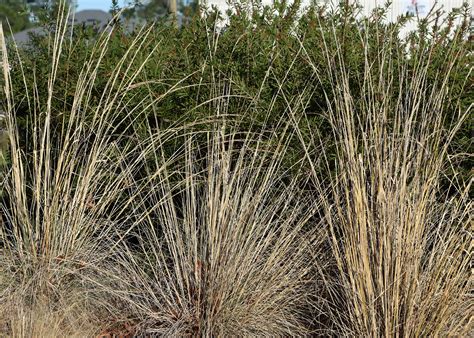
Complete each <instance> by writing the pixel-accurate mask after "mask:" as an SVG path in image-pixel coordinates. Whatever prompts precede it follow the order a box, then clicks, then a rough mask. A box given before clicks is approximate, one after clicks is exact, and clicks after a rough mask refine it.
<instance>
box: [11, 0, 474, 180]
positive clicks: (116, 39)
mask: <svg viewBox="0 0 474 338" xmlns="http://www.w3.org/2000/svg"><path fill="white" fill-rule="evenodd" d="M359 9H360V8H359V7H357V6H347V5H341V6H340V7H339V8H337V9H335V10H327V9H326V10H325V9H324V8H323V7H320V6H312V7H311V8H309V9H308V10H307V11H305V12H304V14H303V15H299V14H298V10H299V3H298V2H296V3H294V4H293V5H287V4H286V2H284V1H283V2H277V3H276V4H275V5H274V7H273V8H270V7H265V8H261V7H260V6H257V5H254V6H253V7H252V6H251V7H250V8H249V5H244V4H239V3H237V4H235V5H234V7H233V10H232V11H229V13H227V14H228V15H229V20H228V22H227V24H226V25H225V26H224V25H223V23H222V15H220V14H219V13H217V12H215V11H204V10H203V9H198V11H197V12H196V15H195V16H194V17H193V18H192V20H190V21H189V23H187V24H185V25H184V26H183V27H181V28H177V27H175V26H174V25H172V24H170V22H169V21H167V20H165V19H163V20H161V21H158V22H156V23H155V27H154V28H153V30H152V31H151V33H150V35H149V36H148V37H147V38H146V41H145V43H144V44H143V45H142V46H141V47H140V50H141V53H140V56H139V57H138V58H137V59H136V60H134V61H133V63H132V67H136V68H138V67H139V66H140V65H141V64H142V63H143V62H144V60H145V59H146V58H147V57H148V56H149V55H150V53H151V57H150V59H149V61H148V62H147V63H146V65H145V68H144V70H143V71H142V73H141V74H140V75H139V77H138V78H137V80H136V81H137V83H142V84H143V83H146V85H141V86H137V88H136V90H135V91H134V92H133V94H130V95H129V96H130V97H128V98H127V99H126V100H127V107H129V109H132V108H133V107H136V106H137V105H140V104H142V102H143V100H144V99H146V98H150V97H152V98H154V99H156V104H154V105H153V106H152V107H149V108H148V109H147V110H146V111H147V114H146V116H140V117H139V118H138V119H137V120H135V121H134V123H133V124H130V123H129V121H124V122H123V126H121V127H120V128H119V130H121V131H122V132H128V131H127V130H129V132H130V134H131V132H132V129H130V128H133V131H134V132H137V131H139V132H140V131H142V134H143V136H144V137H145V136H146V132H145V131H146V128H148V127H150V126H151V127H166V126H170V125H176V124H180V125H183V124H184V123H189V122H195V121H201V120H203V119H212V118H214V117H216V116H218V115H219V114H220V115H222V114H229V115H232V116H234V117H235V118H236V119H237V120H239V121H240V122H241V123H242V126H244V127H245V128H246V129H252V128H256V129H258V130H260V128H262V127H265V128H266V130H268V131H272V132H278V129H275V128H277V126H278V128H280V127H279V126H280V125H281V124H280V122H281V120H282V119H283V120H285V119H288V117H289V116H294V117H295V118H297V119H301V121H302V123H303V124H305V126H306V127H305V128H303V129H302V130H303V131H305V132H306V133H313V134H315V133H316V134H318V135H319V136H320V139H321V143H322V144H324V145H325V146H326V147H331V146H332V145H331V144H332V142H333V141H332V135H331V133H330V127H329V125H328V122H327V118H326V117H327V114H328V113H329V112H328V109H327V104H328V102H331V100H332V97H331V96H330V95H331V94H330V93H331V92H332V91H331V90H330V89H331V88H332V86H333V79H332V78H330V77H329V76H327V75H318V74H328V72H318V67H325V66H324V65H326V64H327V60H325V59H324V58H325V53H324V52H323V48H327V49H328V50H329V51H330V52H331V53H332V54H334V55H335V54H336V53H337V52H338V50H339V49H338V48H342V49H341V50H339V51H340V53H341V54H342V56H343V58H344V59H345V60H346V65H349V67H348V68H349V69H348V72H347V74H348V81H349V83H350V85H351V87H353V88H354V92H360V93H361V95H363V90H362V88H361V87H360V86H361V84H362V81H361V79H362V78H363V76H364V74H363V69H364V58H365V55H364V48H362V43H363V41H362V38H363V37H362V36H361V32H363V33H367V37H366V38H367V39H368V40H369V42H370V43H369V44H368V45H369V46H371V48H372V49H371V50H370V51H369V53H370V55H369V56H368V57H369V59H375V58H377V57H378V55H379V52H380V48H387V47H388V43H387V42H386V38H387V36H388V35H392V36H397V33H398V32H399V30H400V29H401V27H402V26H403V25H404V23H405V22H406V21H407V20H409V18H400V20H399V21H398V22H396V23H392V24H387V23H385V22H384V20H383V17H384V13H385V12H384V9H383V8H381V9H378V10H376V11H374V12H373V13H372V14H371V16H370V17H366V18H363V17H360V16H358V14H357V13H358V10H359ZM204 13H205V15H203V14H204ZM463 15H464V17H465V18H467V15H468V12H467V9H464V12H459V13H453V14H452V16H451V17H450V19H449V20H448V21H449V22H448V23H447V24H446V25H444V26H443V28H439V27H435V28H427V26H426V22H421V23H420V26H419V29H418V30H417V31H416V32H414V33H413V34H412V35H410V36H409V37H407V39H404V40H402V39H398V38H394V39H393V40H391V41H392V42H391V45H390V48H391V49H392V50H393V52H392V53H393V55H396V58H397V59H399V60H400V62H401V61H407V60H409V62H410V67H412V68H413V69H412V71H413V72H415V71H417V64H418V63H417V60H419V59H420V58H426V57H430V58H431V60H432V61H431V63H430V66H429V69H427V72H428V74H432V75H429V76H431V78H430V82H429V83H428V85H429V86H433V88H436V86H437V84H439V82H440V81H441V80H444V77H443V76H442V74H443V72H445V73H448V69H449V67H452V68H453V71H451V73H450V74H451V75H450V77H449V79H447V80H448V81H449V82H450V86H449V88H451V92H452V93H451V95H450V98H451V99H450V100H449V102H445V103H444V104H443V105H444V108H445V114H446V127H447V128H448V127H449V126H450V125H452V124H453V123H455V122H456V121H457V118H458V117H459V111H465V110H466V109H468V107H469V106H470V105H472V102H473V97H474V94H473V90H474V87H473V84H472V81H470V82H468V81H467V80H466V79H468V77H469V74H470V73H469V72H470V67H472V62H473V57H474V56H473V52H472V51H473V48H472V47H473V45H472V42H468V40H467V34H468V31H469V27H468V24H467V21H465V23H464V24H463V25H461V26H456V25H454V21H453V19H454V17H455V16H456V17H460V16H461V17H462V16H463ZM216 27H221V28H216ZM361 27H364V28H363V30H361ZM137 34H141V33H140V32H139V31H134V32H132V33H125V31H124V30H122V29H120V27H118V26H116V27H115V28H114V32H113V34H112V37H111V39H112V41H111V44H110V45H109V47H108V50H107V52H106V56H105V58H104V60H105V61H104V62H103V63H102V67H101V68H100V69H99V76H98V77H97V78H98V79H99V80H98V82H99V83H97V86H95V87H94V88H96V92H94V93H92V97H91V99H90V102H89V106H90V108H93V107H94V106H95V105H97V104H98V102H99V100H100V96H101V94H102V90H103V89H104V87H105V85H106V83H107V80H108V78H109V74H110V73H111V72H112V69H114V67H116V65H117V64H118V62H119V60H120V58H121V56H122V55H123V52H124V51H125V50H127V48H128V47H129V46H130V44H131V42H132V41H133V38H134V37H135V36H136V35H137ZM72 38H73V41H71V43H67V44H65V49H64V50H63V54H62V56H61V62H60V67H59V70H58V74H59V75H58V80H57V81H58V82H60V83H61V85H60V86H58V88H60V90H59V91H58V92H57V93H56V95H55V97H54V100H53V103H52V105H53V110H54V112H55V118H56V119H57V120H56V122H57V128H61V125H63V123H64V121H65V120H67V114H68V111H69V110H70V109H69V108H70V105H71V104H72V101H73V94H74V91H75V85H76V83H77V79H78V76H79V74H80V71H81V67H82V66H83V65H84V64H85V62H86V60H87V59H88V58H89V57H90V54H91V52H92V51H91V46H92V45H93V43H92V41H93V40H95V39H97V32H95V31H93V30H91V29H89V28H78V29H76V30H75V31H74V35H73V37H72ZM20 53H21V58H22V60H23V62H24V64H23V67H24V69H25V70H26V76H27V78H26V83H27V84H28V85H29V86H30V88H29V89H28V90H25V88H24V87H23V79H22V75H21V72H20V69H19V67H15V66H14V67H13V72H12V78H13V82H14V86H15V93H16V94H17V96H18V98H17V99H16V102H17V103H19V106H18V111H17V114H18V118H19V119H20V120H21V122H22V124H21V126H22V128H24V132H25V133H26V132H27V130H28V128H31V126H30V124H29V123H30V122H31V121H29V119H28V118H29V116H30V115H31V107H28V105H27V100H26V93H27V92H28V93H29V95H32V94H33V91H32V84H33V83H34V82H35V81H36V83H37V88H38V90H39V91H40V93H39V95H38V96H39V98H40V99H41V98H46V97H47V95H43V94H44V93H41V91H43V90H46V88H47V81H48V74H49V72H50V67H51V65H50V64H49V60H50V58H49V57H48V53H49V40H48V37H39V36H38V37H35V38H34V39H33V40H32V42H31V44H30V45H29V46H28V47H27V48H24V49H22V50H21V51H20ZM454 55H457V60H458V61H457V62H456V63H454V64H453V63H452V62H451V61H450V60H452V59H453V57H454ZM310 60H311V64H310V62H309V61H310ZM333 61H334V62H336V59H334V60H333ZM377 64H378V63H375V65H377ZM13 65H15V63H14V61H13ZM313 66H314V67H315V68H316V69H314V67H313ZM392 71H397V69H396V67H394V69H393V70H392ZM440 72H441V73H440ZM393 87H394V88H396V87H397V86H393ZM165 94H166V95H165ZM397 94H398V93H396V92H394V93H393V95H394V98H395V97H396V95H397ZM223 95H224V96H228V99H227V100H226V102H227V104H226V105H225V107H222V105H221V104H219V102H221V101H222V100H218V98H219V97H221V96H223ZM356 107H358V106H357V105H356ZM360 107H361V109H362V106H360ZM125 113H126V111H124V114H125ZM358 113H360V112H358V111H354V114H358ZM303 118H304V119H303ZM118 120H119V117H118ZM472 123H473V122H472V119H470V120H468V121H466V122H465V123H464V126H463V128H462V129H461V131H460V132H459V133H458V134H457V136H456V139H455V141H454V149H452V152H453V153H458V154H459V153H472V150H473V149H472V141H471V133H472ZM25 147H26V148H27V145H25ZM293 154H294V158H289V159H288V163H289V164H291V163H293V162H294V161H296V160H297V159H301V154H302V149H300V148H299V143H298V142H295V145H294V151H293ZM455 159H456V162H455V163H456V165H457V166H458V167H457V168H456V170H455V171H459V169H461V170H463V171H464V176H465V177H466V175H468V171H469V170H470V168H471V167H472V166H473V163H472V160H469V159H466V157H465V156H459V158H456V157H455ZM325 170H326V169H325ZM451 175H454V173H451Z"/></svg>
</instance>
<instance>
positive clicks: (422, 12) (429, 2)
mask: <svg viewBox="0 0 474 338" xmlns="http://www.w3.org/2000/svg"><path fill="white" fill-rule="evenodd" d="M272 1H273V0H262V4H263V5H270V4H271V3H272ZM310 1H311V0H302V4H303V6H307V5H309V4H310ZM319 1H322V2H325V3H332V4H337V3H338V2H337V1H336V2H334V0H332V1H333V2H331V0H319ZM350 1H355V0H350ZM464 1H466V0H437V2H436V3H435V0H393V1H392V5H391V7H390V10H389V12H388V17H387V19H388V20H391V21H395V20H396V19H397V17H398V16H400V15H402V14H406V13H407V12H411V13H413V14H415V11H416V10H415V8H418V15H419V17H420V18H424V17H425V16H426V15H427V14H428V12H429V11H430V10H431V9H432V8H433V6H435V9H439V8H442V9H443V10H444V12H445V13H449V12H450V11H451V10H452V9H453V8H459V7H461V6H462V5H463V2H464ZM467 1H468V4H469V5H470V7H471V13H473V12H472V8H473V7H474V0H467ZM203 3H206V4H207V5H208V6H209V7H210V6H211V5H215V6H217V7H218V8H219V9H220V10H221V11H222V12H223V13H225V11H226V10H227V9H228V7H229V6H228V4H227V1H226V0H203ZM360 3H361V4H362V5H363V6H364V13H365V14H369V13H370V12H371V11H372V10H373V9H374V8H376V7H377V6H382V5H383V4H384V3H385V1H384V0H360ZM414 4H416V7H415V6H414ZM415 27H416V19H413V20H412V22H410V23H409V24H408V25H407V26H406V27H405V31H404V32H403V33H406V32H407V31H409V30H412V29H414V28H415Z"/></svg>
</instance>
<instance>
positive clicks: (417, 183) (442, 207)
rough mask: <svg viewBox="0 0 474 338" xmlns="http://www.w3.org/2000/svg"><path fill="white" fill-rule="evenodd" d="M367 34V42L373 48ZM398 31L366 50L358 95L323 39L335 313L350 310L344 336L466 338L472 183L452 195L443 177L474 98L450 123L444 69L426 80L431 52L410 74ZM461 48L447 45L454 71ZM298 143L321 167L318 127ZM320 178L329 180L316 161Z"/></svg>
mask: <svg viewBox="0 0 474 338" xmlns="http://www.w3.org/2000/svg"><path fill="white" fill-rule="evenodd" d="M366 32H367V31H366ZM360 34H361V35H360V39H361V41H362V43H363V46H364V48H365V49H366V50H367V51H368V50H369V48H373V47H374V46H373V45H370V42H369V41H368V40H367V36H368V35H365V34H364V31H361V33H360ZM391 34H393V33H391V32H390V30H387V32H386V35H385V36H386V39H387V40H386V41H385V42H383V43H381V44H380V45H379V46H375V47H376V48H378V57H377V58H376V59H369V58H368V57H366V60H365V66H364V67H365V71H364V77H363V78H362V79H361V83H360V85H361V86H360V92H357V90H356V89H354V87H353V86H352V87H351V86H350V85H349V80H348V72H349V69H348V65H347V62H346V61H347V60H345V59H344V57H343V55H342V51H341V49H338V51H337V52H336V55H332V54H331V52H330V51H329V49H328V48H327V47H326V41H323V45H324V46H325V48H326V49H325V52H326V56H327V64H326V65H325V68H324V69H317V68H316V67H315V69H314V70H315V74H316V75H317V74H319V72H328V73H329V75H330V76H329V78H332V79H333V81H334V82H333V83H332V89H333V92H332V93H328V96H327V97H333V98H334V99H333V100H329V99H328V107H329V111H328V113H327V118H328V120H329V122H330V123H331V125H332V128H333V133H334V138H335V141H336V146H337V150H336V152H337V158H336V160H335V166H336V169H335V172H334V173H333V174H332V175H331V181H330V189H329V190H330V192H329V194H328V195H325V192H323V191H322V190H320V191H319V193H320V198H321V204H322V205H323V206H324V207H323V212H322V213H323V214H324V218H325V221H326V223H327V224H328V226H329V229H330V232H331V240H332V253H333V256H334V257H335V259H336V261H337V266H338V270H339V281H340V283H341V285H342V294H343V296H342V300H340V302H339V307H338V308H336V309H335V311H336V312H337V313H336V314H335V316H334V318H336V319H337V318H340V317H341V316H343V318H342V319H337V320H338V321H339V322H340V331H341V332H342V333H344V334H347V335H357V336H371V337H378V336H385V337H389V336H439V335H456V336H462V335H466V334H467V333H468V332H469V330H471V329H472V310H473V308H472V301H473V299H472V295H470V290H471V289H472V279H471V277H470V276H471V271H470V252H471V251H472V213H471V210H472V201H470V200H469V196H468V192H469V189H470V188H471V182H470V183H469V184H468V186H459V185H456V184H455V182H451V183H452V186H451V187H450V188H451V190H452V191H455V193H454V194H453V193H450V194H448V193H447V192H445V191H446V185H444V186H443V185H442V184H441V180H442V178H443V172H444V170H445V169H446V167H447V166H449V164H450V163H449V154H448V149H449V142H450V140H451V139H452V137H453V135H454V133H455V132H456V131H457V129H458V128H459V125H460V124H461V122H462V121H463V120H464V119H465V118H466V116H468V114H470V113H471V111H472V106H471V107H469V108H468V110H467V111H459V114H458V116H455V119H454V122H453V124H452V127H451V128H450V129H448V130H446V129H445V127H444V126H445V125H446V123H445V118H447V117H446V113H445V112H444V111H443V102H444V101H445V100H447V99H449V95H450V90H451V89H450V84H449V81H448V79H449V76H446V77H443V78H441V77H438V79H437V80H436V82H435V83H429V82H428V77H427V71H428V65H429V63H430V62H431V57H432V50H429V49H427V50H423V51H422V52H421V55H423V57H422V58H419V61H418V63H417V64H416V70H415V71H414V72H410V71H409V67H408V64H407V61H405V63H400V62H397V61H396V60H403V59H402V58H396V57H393V54H392V53H393V50H392V49H390V48H389V47H390V39H392V38H394V36H393V35H391ZM335 39H336V37H335ZM336 41H337V40H336ZM399 52H400V53H401V52H403V51H399ZM458 52H459V51H456V50H454V49H453V50H447V51H446V61H445V62H446V65H447V69H451V67H452V65H453V64H454V63H455V61H456V57H457V55H456V53H458ZM368 54H369V53H368V52H367V53H366V55H368ZM395 74H398V75H395ZM326 78H327V77H326ZM356 97H360V98H362V99H361V101H360V102H358V101H357V100H356ZM300 139H301V140H302V141H303V143H304V144H305V145H306V150H307V157H308V159H309V160H310V162H311V163H312V164H313V168H315V166H316V164H317V162H318V161H319V160H320V158H319V157H314V156H313V155H312V154H311V153H312V150H311V145H312V144H315V143H317V135H316V134H315V135H313V136H312V139H310V140H307V139H304V138H303V137H302V136H301V135H300ZM326 161H327V163H328V165H329V160H326ZM313 178H314V181H315V186H316V187H320V186H322V185H323V183H322V182H321V180H320V178H319V177H318V174H317V173H316V170H315V169H313ZM341 304H342V308H341Z"/></svg>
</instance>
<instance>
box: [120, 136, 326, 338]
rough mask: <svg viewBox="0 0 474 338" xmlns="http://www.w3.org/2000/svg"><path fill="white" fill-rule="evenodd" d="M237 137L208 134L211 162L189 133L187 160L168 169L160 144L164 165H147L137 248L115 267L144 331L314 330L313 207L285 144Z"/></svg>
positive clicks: (207, 152)
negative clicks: (286, 162) (286, 166)
mask: <svg viewBox="0 0 474 338" xmlns="http://www.w3.org/2000/svg"><path fill="white" fill-rule="evenodd" d="M237 135H239V134H235V133H233V132H231V133H230V134H228V133H227V132H226V130H225V128H222V129H220V128H219V129H218V130H216V131H214V132H211V133H208V134H206V135H205V136H206V138H207V141H204V144H200V148H205V149H206V150H204V153H205V155H204V158H203V157H202V156H203V155H199V153H200V152H199V147H198V145H197V141H196V140H194V137H192V136H191V137H189V139H188V140H187V141H186V147H185V150H184V154H183V155H184V160H183V161H181V162H179V163H178V164H177V165H174V166H170V167H169V168H166V170H162V168H163V167H162V165H161V164H160V163H161V162H162V161H163V160H164V159H163V157H162V156H161V153H160V150H159V149H156V154H157V156H156V167H155V168H158V170H156V169H153V168H150V169H149V175H150V179H149V180H148V181H147V182H146V184H145V186H143V188H140V190H141V191H143V193H142V196H140V203H136V204H137V205H144V206H145V205H146V208H145V209H144V210H137V212H138V215H137V223H136V224H134V228H136V229H137V231H136V237H137V238H139V239H138V242H139V243H138V246H139V248H140V249H139V250H136V249H135V250H134V249H133V248H124V249H121V250H119V251H118V253H117V262H119V263H120V265H119V266H120V271H123V272H125V273H120V272H119V273H116V272H114V274H115V275H117V276H119V278H120V279H121V280H122V281H124V282H126V283H127V285H128V286H129V287H128V291H127V292H124V293H123V294H122V295H121V298H122V299H124V300H125V301H126V302H128V303H129V304H130V306H131V308H132V309H133V313H134V314H135V315H134V317H136V318H137V321H138V322H137V326H138V327H140V328H141V331H142V332H143V333H147V334H151V333H155V334H160V335H165V336H168V335H172V336H174V335H178V336H183V335H186V336H187V335H191V336H253V335H277V336H280V335H293V334H295V333H298V334H304V333H307V332H308V328H307V327H306V326H305V320H307V318H306V317H307V314H305V313H304V310H305V309H306V310H308V309H309V307H310V306H309V305H310V304H309V302H310V301H311V299H312V292H313V290H312V288H311V284H312V283H313V282H314V281H312V278H314V277H315V276H314V275H313V276H311V275H310V274H309V272H311V271H312V256H311V255H310V253H312V248H313V247H314V246H315V245H317V242H318V241H319V240H320V239H321V236H316V234H318V233H319V232H317V231H315V229H308V227H307V223H308V220H309V219H310V218H311V217H312V216H313V214H314V212H315V204H314V202H313V201H311V200H310V199H309V198H308V197H305V196H304V195H303V192H302V191H301V189H300V188H299V185H301V183H302V182H301V177H288V175H286V176H285V175H284V172H283V171H282V168H281V159H282V154H283V153H284V152H285V149H286V147H287V145H286V144H285V143H284V140H283V141H282V142H281V143H278V144H277V145H274V146H273V148H269V146H268V145H265V143H264V142H263V140H262V139H259V136H254V137H252V136H250V135H247V136H245V137H244V138H243V139H240V138H236V137H237ZM240 135H242V134H240ZM201 140H202V139H201ZM201 153H202V151H201ZM284 179H286V180H289V182H286V183H285V182H284ZM124 289H125V288H124Z"/></svg>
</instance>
